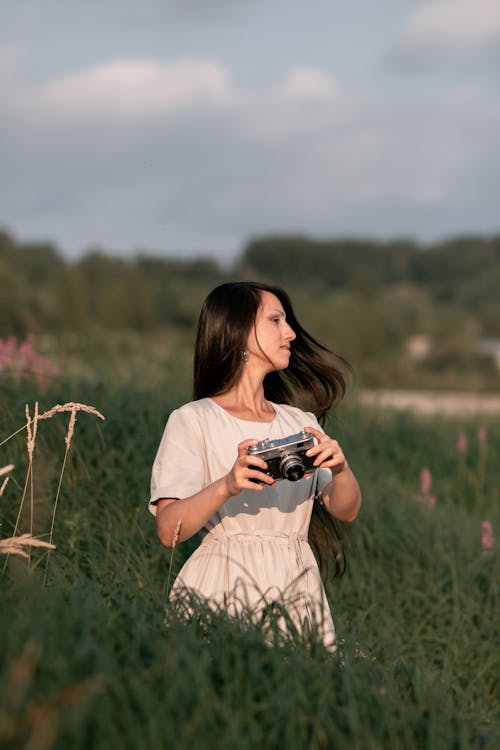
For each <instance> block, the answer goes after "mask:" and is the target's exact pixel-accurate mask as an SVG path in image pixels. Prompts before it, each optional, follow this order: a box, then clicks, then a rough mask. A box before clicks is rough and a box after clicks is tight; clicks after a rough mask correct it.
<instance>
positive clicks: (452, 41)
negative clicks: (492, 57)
mask: <svg viewBox="0 0 500 750" xmlns="http://www.w3.org/2000/svg"><path fill="white" fill-rule="evenodd" d="M499 43H500V2H499V0H427V2H424V3H423V4H421V5H419V7H418V8H417V10H415V12H414V13H413V15H411V16H410V18H409V20H408V23H407V25H406V27H405V28H404V29H403V31H402V32H401V34H400V36H399V38H398V39H397V40H396V42H395V44H394V45H393V48H392V50H391V51H390V53H389V56H390V57H391V58H392V59H394V60H396V61H398V62H403V63H406V64H410V65H416V66H417V67H420V66H423V67H425V66H431V65H436V64H445V65H446V64H456V63H469V62H471V61H475V60H477V59H478V57H480V56H481V55H482V54H483V53H485V52H488V51H490V50H491V49H493V48H494V47H495V46H498V44H499Z"/></svg>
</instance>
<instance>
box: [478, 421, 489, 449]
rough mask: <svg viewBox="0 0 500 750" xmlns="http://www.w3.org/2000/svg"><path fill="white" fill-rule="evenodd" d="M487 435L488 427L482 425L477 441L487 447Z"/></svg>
mask: <svg viewBox="0 0 500 750" xmlns="http://www.w3.org/2000/svg"><path fill="white" fill-rule="evenodd" d="M486 434H487V433H486V427H485V426H484V424H482V425H481V427H479V429H478V431H477V439H478V441H479V443H481V445H486Z"/></svg>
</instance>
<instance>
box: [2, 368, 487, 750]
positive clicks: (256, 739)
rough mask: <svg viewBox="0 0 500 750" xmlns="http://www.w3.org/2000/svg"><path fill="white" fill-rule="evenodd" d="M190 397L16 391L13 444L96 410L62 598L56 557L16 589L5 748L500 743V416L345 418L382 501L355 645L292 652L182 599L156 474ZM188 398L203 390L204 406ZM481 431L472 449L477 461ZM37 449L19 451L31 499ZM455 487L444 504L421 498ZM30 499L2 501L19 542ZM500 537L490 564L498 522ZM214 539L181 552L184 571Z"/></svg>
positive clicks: (6, 619) (62, 515) (7, 607)
mask: <svg viewBox="0 0 500 750" xmlns="http://www.w3.org/2000/svg"><path fill="white" fill-rule="evenodd" d="M181 393H182V387H179V386H176V385H175V383H174V384H173V386H172V388H171V389H165V390H164V391H162V392H159V391H151V390H142V391H141V388H140V386H138V385H137V384H136V385H134V386H132V385H129V386H124V385H123V386H117V387H115V388H113V387H112V386H107V385H103V384H101V385H89V384H87V385H82V386H77V385H76V384H73V385H72V384H71V383H69V382H66V383H64V382H61V383H60V384H59V385H58V386H57V388H53V389H52V391H50V392H48V393H45V394H44V395H43V396H42V397H41V396H40V395H39V394H38V395H37V394H36V393H35V392H33V393H29V388H28V387H27V386H26V385H23V386H22V387H21V386H19V385H15V384H11V385H10V386H8V385H7V384H6V385H5V388H4V389H3V395H4V398H3V400H2V405H1V408H0V439H1V437H2V436H5V435H7V434H10V433H11V432H12V431H13V430H14V429H16V428H17V427H18V426H20V425H21V424H22V421H23V415H24V402H25V400H26V399H29V400H31V401H33V400H34V399H35V398H38V399H39V400H41V404H40V409H41V410H42V408H48V407H50V406H52V405H53V404H54V403H57V402H59V403H61V402H63V401H69V400H75V401H79V402H83V403H87V404H92V405H93V406H95V407H96V408H97V409H99V411H101V412H102V413H103V414H104V415H105V416H106V422H105V423H100V422H98V421H97V420H95V419H93V418H92V417H91V416H90V415H85V414H82V415H79V417H78V421H77V424H76V430H75V436H74V439H73V444H72V446H71V450H70V454H69V456H68V464H67V467H66V473H65V476H64V479H63V484H62V488H61V496H60V500H59V505H58V510H57V516H56V521H55V528H54V541H55V543H56V544H57V549H56V550H55V551H54V552H52V553H51V556H50V562H49V566H48V577H47V581H46V584H45V585H44V583H43V563H44V557H43V556H44V555H45V554H46V553H45V552H44V551H43V550H41V551H33V554H32V560H31V562H30V565H28V564H27V562H26V561H25V560H19V559H15V558H13V557H11V558H10V559H9V563H8V566H7V569H6V572H5V575H4V576H3V578H2V579H1V580H0V608H1V618H0V643H1V648H0V669H1V679H0V694H1V708H0V747H2V748H26V749H28V748H29V749H33V748H36V749H37V750H45V749H46V748H47V749H48V748H56V749H57V750H59V749H61V750H63V749H64V750H67V749H68V748H71V749H72V750H73V749H74V750H79V749H80V748H92V749H93V750H94V749H95V750H100V748H103V749H104V748H106V749H107V748H109V747H110V746H113V744H115V745H117V746H118V745H119V746H120V747H121V748H125V749H127V748H131V749H135V748H148V750H149V749H151V750H156V749H158V750H160V748H161V749H163V748H166V747H170V746H174V747H176V748H200V749H201V750H203V749H204V748H207V749H208V748H222V749H225V748H227V749H228V750H229V749H231V750H234V748H238V749H239V748H260V747H264V748H280V750H281V748H287V749H288V748H289V749H290V750H293V749H295V748H297V750H298V749H300V750H304V749H305V748H311V749H312V748H335V750H338V748H344V747H349V748H351V747H352V748H355V749H359V750H382V749H384V750H386V749H387V750H400V749H401V748H403V749H404V748H429V750H430V749H432V750H451V749H453V750H465V749H466V748H474V749H475V748H477V749H478V750H479V749H482V748H488V750H490V749H491V750H494V749H496V748H497V747H499V746H500V744H499V742H500V733H499V731H498V725H499V722H500V711H499V705H500V699H499V688H500V685H499V677H500V658H499V654H500V596H499V594H500V591H499V588H500V586H499V584H500V576H499V565H498V557H499V556H498V544H499V543H500V531H499V530H500V512H499V508H500V502H499V501H500V465H499V462H498V461H497V460H496V457H497V456H498V454H499V451H500V420H498V419H497V420H494V419H491V420H488V423H487V428H488V442H487V452H488V455H487V457H486V462H484V456H483V455H482V454H481V453H480V446H479V444H478V442H477V440H476V437H475V435H476V430H477V427H478V421H477V420H476V421H474V420H469V421H463V420H460V421H459V420H456V421H450V420H440V419H432V420H430V419H426V420H423V419H417V418H414V417H411V416H410V415H404V414H403V415H397V414H390V413H377V412H366V411H361V410H358V409H357V408H356V407H355V406H354V405H347V406H345V407H342V409H341V410H340V411H339V412H338V413H337V414H336V415H335V417H334V418H332V419H331V420H330V423H329V425H328V428H329V431H330V433H331V434H332V435H335V436H337V437H338V438H339V439H340V440H341V442H342V445H343V447H344V450H345V452H346V454H347V455H348V457H349V460H350V463H351V465H352V466H353V468H354V469H355V471H356V472H357V474H358V476H359V479H360V481H361V484H362V488H363V492H364V506H363V509H362V512H361V514H360V517H359V519H358V520H357V521H356V522H355V524H354V525H353V528H352V529H351V533H350V535H349V541H348V554H349V565H348V571H347V573H346V575H345V576H344V578H343V579H342V581H340V582H338V583H334V584H328V585H327V591H328V595H329V599H330V602H331V606H332V611H333V615H334V620H335V623H336V627H337V632H338V637H339V648H338V651H337V654H335V655H334V656H332V655H330V654H328V653H326V652H325V651H324V649H323V648H322V647H321V646H320V645H319V644H318V643H317V642H316V640H315V638H314V634H311V635H310V636H309V637H302V638H299V637H293V636H292V637H290V638H289V639H288V640H282V641H281V642H279V643H278V644H277V645H276V646H275V647H270V646H269V645H268V644H267V641H266V634H265V630H264V627H263V626H261V625H259V624H258V623H257V624H256V623H252V622H249V621H243V620H242V621H241V622H239V621H238V622H236V621H234V620H228V619H226V618H225V617H224V616H223V615H220V614H219V615H216V614H214V613H212V612H210V611H209V610H208V609H207V608H206V607H204V606H203V604H202V603H200V604H199V606H198V607H197V612H196V617H194V618H192V619H191V620H190V621H185V620H182V619H181V618H179V617H177V616H176V614H175V613H174V612H173V611H172V610H171V608H170V607H169V606H168V605H167V604H166V602H165V600H164V597H163V587H164V584H165V580H166V576H167V572H168V567H169V564H170V555H171V553H170V551H169V550H166V549H164V548H162V547H161V545H160V544H159V542H158V541H157V539H156V535H155V527H154V520H153V518H152V517H151V516H150V515H149V513H148V512H147V509H146V505H147V497H148V487H149V475H150V468H151V463H152V460H153V457H154V454H155V451H156V448H157V445H158V441H159V439H160V436H161V432H162V429H163V425H164V423H165V420H166V418H167V416H168V413H169V411H170V410H171V409H172V408H174V407H175V406H177V405H178V399H179V398H180V395H179V394H181ZM186 397H187V394H186ZM66 427H67V420H60V421H56V420H55V419H54V420H51V421H50V422H47V423H45V424H43V425H40V429H39V437H38V442H37V448H36V452H35V457H34V461H35V469H34V471H35V474H34V476H35V488H36V491H37V504H36V506H35V510H36V517H35V531H36V533H38V534H39V535H41V536H42V538H44V537H43V535H44V534H46V533H47V531H48V526H47V522H48V521H49V519H50V514H51V510H52V503H53V499H54V493H55V488H56V485H57V477H58V471H59V468H60V462H61V460H62V456H63V454H64V448H65V446H64V435H65V432H66ZM459 429H465V430H466V431H467V434H468V436H469V451H468V453H467V454H466V455H462V454H459V453H458V452H457V449H456V434H457V431H458V430H459ZM23 441H24V436H23V433H20V435H19V436H17V437H16V438H14V439H13V440H11V441H10V442H9V443H8V444H6V445H5V446H4V447H3V448H1V449H0V465H4V464H7V463H14V464H16V469H15V473H14V479H15V480H17V482H18V483H19V484H20V485H22V481H23V478H24V474H23V472H24V470H25V468H26V458H25V447H24V443H23ZM424 466H426V467H428V468H429V469H430V471H431V472H432V476H433V487H432V494H433V495H434V496H435V498H436V504H435V507H433V508H430V507H426V505H425V504H423V503H422V502H420V501H419V495H420V486H419V475H420V471H421V469H422V467H424ZM18 500H19V490H18V488H17V487H16V484H15V482H14V481H11V482H10V483H9V485H8V488H7V489H6V492H5V493H4V496H3V497H2V498H0V520H1V524H2V525H1V536H3V537H5V536H8V535H9V534H10V532H11V529H12V524H13V521H14V519H15V513H16V510H17V503H18ZM485 518H487V519H489V520H490V521H491V522H492V524H493V528H494V531H495V532H496V535H497V540H496V542H495V543H496V545H497V547H496V548H495V547H494V548H493V554H490V555H483V554H482V549H481V522H482V520H484V519H485ZM195 544H196V541H195V540H189V541H188V542H186V543H184V544H183V545H181V546H180V547H177V548H176V550H175V553H174V558H173V563H172V564H173V573H175V572H176V571H177V570H178V569H179V567H180V565H181V564H182V562H183V560H184V559H185V558H186V556H187V555H188V554H189V553H190V552H191V551H192V549H193V546H194V545H195Z"/></svg>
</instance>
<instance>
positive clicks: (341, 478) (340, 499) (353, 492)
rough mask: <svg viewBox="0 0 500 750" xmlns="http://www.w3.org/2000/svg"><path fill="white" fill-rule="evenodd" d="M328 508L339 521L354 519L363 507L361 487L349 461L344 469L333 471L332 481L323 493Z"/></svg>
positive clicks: (324, 502) (322, 496)
mask: <svg viewBox="0 0 500 750" xmlns="http://www.w3.org/2000/svg"><path fill="white" fill-rule="evenodd" d="M321 498H322V500H323V504H324V506H325V508H326V510H327V511H328V512H329V513H330V515H332V516H333V517H334V518H338V519H339V521H354V519H355V518H356V516H357V515H358V513H359V509H360V507H361V489H360V487H359V484H358V480H357V479H356V477H355V476H354V474H353V473H352V471H351V469H350V467H349V465H348V464H347V462H346V463H345V465H344V467H343V469H342V471H339V472H338V473H333V472H332V481H331V482H330V483H329V484H327V486H326V487H325V488H324V490H323V492H322V493H321Z"/></svg>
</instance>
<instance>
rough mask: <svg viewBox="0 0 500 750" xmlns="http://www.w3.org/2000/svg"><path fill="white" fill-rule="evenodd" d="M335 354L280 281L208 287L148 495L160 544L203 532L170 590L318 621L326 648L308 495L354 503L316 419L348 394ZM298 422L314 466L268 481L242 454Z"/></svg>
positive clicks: (348, 474)
mask: <svg viewBox="0 0 500 750" xmlns="http://www.w3.org/2000/svg"><path fill="white" fill-rule="evenodd" d="M332 358H333V359H334V357H333V355H332V353H331V352H329V351H328V350H327V349H325V348H324V347H323V346H321V345H320V344H319V343H318V342H316V341H315V340H314V339H313V338H312V337H311V336H310V335H309V334H308V333H307V332H306V331H305V330H304V329H303V328H302V327H301V326H300V325H299V323H298V321H297V320H296V318H295V315H294V313H293V310H292V306H291V303H290V300H289V298H288V296H287V295H286V294H285V292H283V291H282V290H281V289H279V288H277V287H272V286H268V285H266V284H260V283H255V282H234V283H227V284H222V285H221V286H219V287H217V288H216V289H214V290H213V291H212V292H211V293H210V294H209V295H208V297H207V299H206V300H205V302H204V304H203V307H202V310H201V313H200V319H199V325H198V335H197V341H196V349H195V360H194V398H195V400H194V401H192V402H190V403H188V404H185V405H184V406H182V407H181V408H180V409H177V410H175V411H173V412H172V414H171V415H170V417H169V420H168V423H167V426H166V428H165V432H164V434H163V438H162V440H161V443H160V446H159V449H158V453H157V455H156V458H155V461H154V465H153V472H152V479H151V500H150V510H151V512H152V513H154V514H156V519H157V529H158V535H159V537H160V540H161V541H162V543H163V544H164V545H166V546H167V547H169V546H173V545H175V544H176V543H177V542H180V541H184V540H185V539H188V538H189V537H191V536H192V535H193V534H196V533H197V532H201V535H202V542H201V544H200V546H199V547H198V548H197V549H196V550H195V552H194V553H193V554H192V555H191V557H190V558H189V559H188V560H187V562H186V563H185V565H184V567H183V568H182V570H181V571H180V573H179V575H178V577H177V580H176V581H175V583H174V585H173V587H172V592H171V598H173V599H180V598H182V597H183V595H185V594H186V593H189V592H194V593H195V594H197V595H198V596H201V597H203V598H204V599H207V600H208V601H209V602H210V603H211V605H212V606H216V607H224V609H225V610H226V611H227V612H229V613H230V614H238V613H241V612H244V611H248V610H249V611H252V612H253V613H254V615H256V616H259V614H262V613H263V611H264V610H265V609H266V608H268V607H269V606H271V607H273V606H277V607H278V609H279V608H281V610H282V611H284V612H285V614H286V617H285V620H287V622H288V625H290V624H292V626H293V627H295V628H296V629H297V630H298V631H299V632H303V631H304V630H305V629H308V628H318V629H319V633H320V636H321V638H322V639H323V642H324V644H325V646H326V647H327V648H332V647H334V641H335V630H334V626H333V621H332V617H331V614H330V610H329V607H328V603H327V600H326V596H325V592H324V589H323V585H322V583H321V577H320V573H319V568H318V565H317V562H316V559H315V557H314V554H313V552H312V549H311V547H310V545H309V542H308V531H309V526H310V521H311V514H312V511H313V506H314V505H316V504H317V503H315V498H316V499H317V502H319V503H320V504H321V506H322V507H323V511H322V512H323V513H324V511H325V510H326V512H327V514H329V516H331V517H333V518H335V519H339V520H341V521H353V520H354V519H355V518H356V516H357V514H358V511H359V508H360V505H361V493H360V489H359V485H358V482H357V480H356V478H355V476H354V475H353V473H352V471H351V469H350V468H349V465H348V463H347V461H346V459H345V456H344V454H343V452H342V449H341V447H340V445H339V444H338V443H337V441H335V440H333V439H332V438H330V437H329V436H328V435H326V434H325V433H324V431H323V429H322V428H321V426H320V424H319V422H318V418H322V417H324V416H325V414H326V413H327V411H328V410H329V409H330V408H331V407H332V406H333V405H334V404H335V403H337V402H338V401H339V400H340V399H341V398H342V396H343V395H344V392H345V380H344V378H343V376H342V372H341V370H340V369H339V368H338V367H337V366H335V365H334V364H332V362H331V360H332ZM299 404H300V405H301V406H302V407H303V406H304V404H306V408H310V409H311V411H307V412H305V411H302V409H301V408H299V406H298V405H299ZM313 412H314V413H313ZM302 430H304V431H305V432H307V433H309V434H310V435H312V436H313V438H314V447H312V448H311V449H309V451H308V453H307V455H308V456H311V457H312V458H313V461H314V466H315V467H316V468H315V469H314V470H313V471H312V472H309V473H307V474H306V475H305V476H304V477H303V478H302V479H300V480H299V481H288V480H287V479H278V480H275V479H273V478H272V477H271V476H269V475H268V474H267V473H266V469H267V464H266V463H265V461H264V460H263V459H261V458H259V457H257V456H252V455H249V453H248V449H249V447H250V446H251V445H253V444H256V443H257V441H262V440H273V439H277V438H283V437H287V436H290V435H294V434H297V433H299V432H300V431H302ZM315 515H316V513H315ZM329 516H327V517H329ZM283 608H284V609H283Z"/></svg>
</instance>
